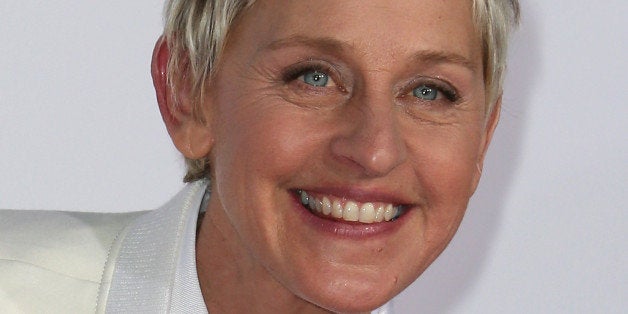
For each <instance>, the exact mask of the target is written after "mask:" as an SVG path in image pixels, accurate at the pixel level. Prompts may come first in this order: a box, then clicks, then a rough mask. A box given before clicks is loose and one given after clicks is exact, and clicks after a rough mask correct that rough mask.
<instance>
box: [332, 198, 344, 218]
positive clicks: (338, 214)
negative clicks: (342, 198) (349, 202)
mask: <svg viewBox="0 0 628 314" xmlns="http://www.w3.org/2000/svg"><path fill="white" fill-rule="evenodd" d="M343 211H344V210H343V209H342V205H341V204H340V202H339V201H334V205H333V208H332V210H331V216H332V217H334V218H342V212H343Z"/></svg>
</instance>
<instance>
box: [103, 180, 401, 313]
mask: <svg viewBox="0 0 628 314" xmlns="http://www.w3.org/2000/svg"><path fill="white" fill-rule="evenodd" d="M207 186H208V181H206V180H201V181H197V182H194V183H190V184H188V185H187V186H186V187H185V188H184V189H183V190H182V191H181V192H179V193H178V194H177V195H176V196H175V197H173V198H172V200H170V201H169V202H168V203H166V204H165V205H164V206H162V207H160V208H158V209H156V210H154V211H151V212H148V213H147V214H145V215H142V216H140V217H138V219H137V220H135V221H134V222H133V223H132V224H131V225H129V226H128V227H127V229H126V230H125V231H124V232H123V233H122V234H121V235H120V237H121V241H119V245H117V246H116V247H115V248H114V249H113V250H112V252H110V256H116V255H117V256H118V258H117V259H116V260H115V261H113V263H112V265H109V266H108V268H109V269H110V271H111V272H112V274H111V276H105V277H110V278H111V283H110V285H111V287H110V289H109V292H108V294H107V293H104V294H105V295H104V298H105V300H107V310H106V311H107V312H116V313H136V312H144V313H207V307H206V306H205V302H204V301H203V295H202V294H201V289H200V284H199V281H198V274H197V272H196V254H195V253H196V226H197V219H198V213H199V209H200V210H204V209H205V208H204V207H205V206H206V202H207V200H208V199H209V192H208V191H207ZM110 262H111V261H108V263H110ZM105 286H106V285H105ZM101 298H103V297H101ZM391 310H392V309H391V303H390V302H389V303H387V304H385V305H384V306H382V307H381V308H379V309H377V310H375V311H373V312H372V313H373V314H391V313H392V311H391Z"/></svg>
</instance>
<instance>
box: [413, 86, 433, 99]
mask: <svg viewBox="0 0 628 314" xmlns="http://www.w3.org/2000/svg"><path fill="white" fill-rule="evenodd" d="M412 94H413V95H414V96H415V97H418V98H421V99H423V100H435V99H436V98H437V97H438V89H436V88H434V87H430V86H427V85H421V86H419V87H417V88H415V89H413V90H412Z"/></svg>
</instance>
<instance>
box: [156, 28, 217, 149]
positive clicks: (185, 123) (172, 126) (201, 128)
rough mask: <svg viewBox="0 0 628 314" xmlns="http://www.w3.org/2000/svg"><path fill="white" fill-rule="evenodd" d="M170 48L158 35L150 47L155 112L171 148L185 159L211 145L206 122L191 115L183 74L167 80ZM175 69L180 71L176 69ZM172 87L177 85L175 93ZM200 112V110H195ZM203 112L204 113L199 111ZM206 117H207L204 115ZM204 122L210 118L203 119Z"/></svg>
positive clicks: (189, 99)
mask: <svg viewBox="0 0 628 314" xmlns="http://www.w3.org/2000/svg"><path fill="white" fill-rule="evenodd" d="M169 60H170V49H169V48H168V42H167V41H166V39H165V38H164V37H163V36H162V37H160V38H159V39H158V40H157V43H156V44H155V49H154V50H153V59H152V62H151V75H152V77H153V86H155V92H156V94H157V103H158V104H159V112H161V117H162V119H163V121H164V123H165V124H166V129H167V130H168V134H169V135H170V138H171V139H172V142H173V143H174V145H175V147H176V148H177V149H178V150H179V151H180V152H181V153H182V154H183V155H184V156H185V157H187V158H190V159H199V158H202V157H205V156H207V155H208V154H209V151H210V150H211V147H212V144H213V138H212V132H211V130H210V126H209V125H208V124H207V123H202V122H201V121H202V120H201V119H198V118H199V117H194V115H193V114H192V112H193V110H192V106H193V105H194V104H193V101H194V100H193V99H192V98H191V97H190V94H189V91H190V86H189V82H188V81H187V80H185V77H186V75H185V73H179V75H177V77H178V78H181V81H178V82H169V81H168V62H169ZM182 68H185V67H182ZM177 71H178V72H183V71H184V70H180V69H177ZM173 88H177V90H176V93H174V92H173ZM199 111H201V112H204V111H203V110H199ZM202 114H204V113H202ZM204 118H208V117H204ZM204 121H210V120H209V119H204Z"/></svg>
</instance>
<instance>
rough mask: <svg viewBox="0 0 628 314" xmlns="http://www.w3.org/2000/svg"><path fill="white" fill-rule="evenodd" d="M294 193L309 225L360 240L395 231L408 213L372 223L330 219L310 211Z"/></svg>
mask: <svg viewBox="0 0 628 314" xmlns="http://www.w3.org/2000/svg"><path fill="white" fill-rule="evenodd" d="M292 194H293V197H292V199H293V203H294V207H295V209H296V210H297V212H298V213H299V216H301V219H302V220H303V221H305V223H306V224H307V225H310V226H312V227H313V228H314V229H317V230H320V231H321V232H324V233H328V234H331V235H334V236H337V237H342V238H348V239H356V240H359V239H366V238H373V237H378V236H384V235H387V234H390V233H393V232H395V230H397V229H399V228H400V226H401V225H402V224H403V221H404V220H405V218H406V216H407V214H408V212H407V211H406V212H405V213H404V214H403V215H401V217H399V218H397V219H395V220H393V221H387V222H380V223H370V224H365V223H360V222H348V221H342V220H330V219H325V218H322V217H319V216H317V215H315V214H313V213H312V212H310V210H309V209H307V208H305V206H303V205H302V204H301V201H300V197H299V196H298V195H296V194H294V193H292Z"/></svg>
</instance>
